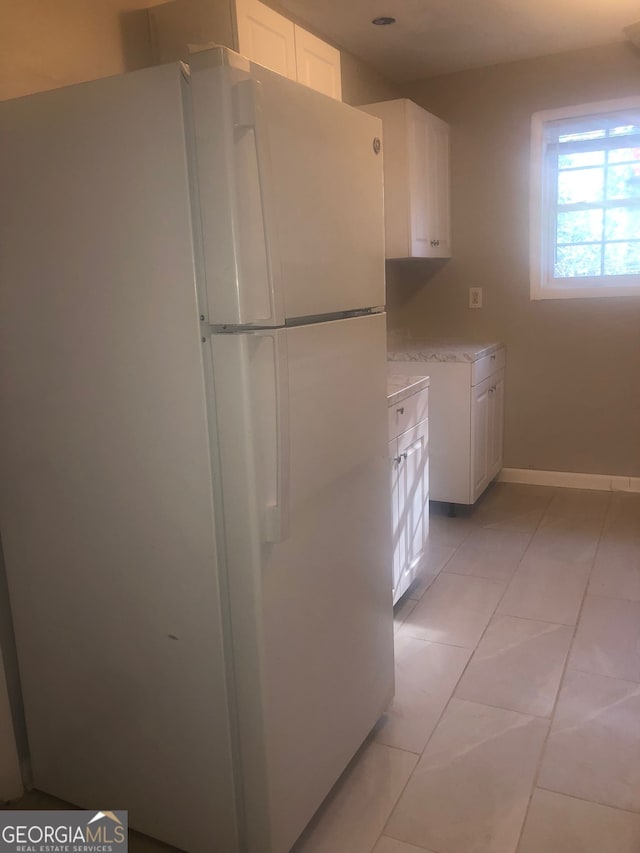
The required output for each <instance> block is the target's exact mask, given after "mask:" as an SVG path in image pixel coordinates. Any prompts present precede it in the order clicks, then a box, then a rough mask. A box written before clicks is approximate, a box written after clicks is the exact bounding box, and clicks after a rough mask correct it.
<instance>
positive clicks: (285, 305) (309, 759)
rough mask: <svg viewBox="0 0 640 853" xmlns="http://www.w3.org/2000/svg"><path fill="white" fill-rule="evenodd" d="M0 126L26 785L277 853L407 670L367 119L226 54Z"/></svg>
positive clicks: (41, 98)
mask: <svg viewBox="0 0 640 853" xmlns="http://www.w3.org/2000/svg"><path fill="white" fill-rule="evenodd" d="M0 135H1V139H2V152H3V153H2V157H1V158H0V196H1V197H2V205H0V316H1V318H2V326H1V331H0V392H1V395H2V399H1V410H0V465H1V468H0V530H1V533H2V541H3V546H4V551H5V557H6V563H7V573H8V580H9V586H10V598H11V605H12V609H13V615H14V620H15V631H16V642H17V648H18V656H19V665H20V675H21V679H22V687H23V693H24V703H25V709H26V717H27V727H28V733H29V743H30V748H31V761H32V771H33V781H34V786H35V787H36V788H38V789H41V790H43V791H46V792H49V793H51V794H54V795H56V796H58V797H60V798H62V799H65V800H68V801H70V802H72V803H75V804H78V805H80V806H84V807H87V808H101V809H103V808H109V809H116V808H117V809H128V810H129V816H130V824H131V825H132V826H133V827H135V828H136V829H139V830H141V831H142V832H145V833H148V834H149V835H152V836H154V837H157V838H159V839H162V840H164V841H166V842H168V843H170V844H172V845H175V846H176V847H179V848H181V849H184V850H188V851H194V853H214V851H215V853H236V851H251V853H285V851H287V850H289V849H290V848H291V846H292V845H293V844H294V842H295V840H296V838H297V837H298V835H299V834H300V832H301V831H302V830H303V829H304V827H305V825H306V824H307V822H308V821H309V819H310V818H311V817H312V815H313V813H314V811H315V810H316V809H317V808H318V806H319V805H320V803H321V802H322V800H323V798H324V797H325V796H326V794H327V793H328V791H329V790H330V788H331V786H332V785H333V784H334V782H335V781H336V779H337V778H338V777H339V775H340V773H341V772H342V771H343V769H344V768H345V766H346V765H347V763H348V762H349V760H350V759H351V757H352V756H353V755H354V753H355V752H356V751H357V749H358V748H359V746H360V744H361V743H362V742H363V740H364V739H365V738H366V736H367V734H368V732H369V731H370V730H371V728H372V727H373V726H374V724H375V722H376V720H377V719H378V717H379V716H380V714H381V713H382V712H383V711H384V710H385V707H386V706H387V705H388V703H389V701H390V699H391V696H392V692H393V638H392V634H393V632H392V604H391V565H392V560H391V545H390V538H391V537H390V513H389V484H388V470H387V460H386V447H387V436H386V401H385V395H386V351H385V315H384V313H383V311H382V309H381V307H380V306H383V304H384V298H385V295H384V250H383V212H382V162H381V160H382V158H381V155H380V153H379V148H380V145H379V139H378V137H379V136H380V123H379V122H378V120H377V119H375V118H373V117H371V116H369V115H366V114H364V113H360V112H359V111H357V110H355V109H352V108H350V107H348V106H346V105H344V104H341V103H339V102H336V101H334V100H332V99H330V98H327V97H325V96H323V95H321V94H319V93H316V92H313V91H311V90H310V89H307V88H305V87H303V86H301V85H299V84H297V83H294V82H291V81H288V80H286V79H284V78H282V77H280V76H278V75H275V74H273V73H271V72H269V71H266V70H265V69H263V68H261V67H260V66H257V65H254V64H252V63H249V62H248V61H247V60H245V59H243V58H241V57H239V56H238V55H237V54H234V53H232V52H230V51H228V50H225V49H222V48H215V49H212V50H209V51H205V52H202V53H200V54H197V55H195V56H194V57H193V62H192V64H191V68H190V71H189V70H188V69H186V67H185V66H182V65H180V64H172V65H165V66H160V67H156V68H150V69H145V70H142V71H137V72H134V73H131V74H127V75H123V76H119V77H113V78H109V79H103V80H98V81H95V82H91V83H86V84H83V85H79V86H73V87H70V88H66V89H59V90H56V91H53V92H49V93H43V94H39V95H34V96H31V97H27V98H22V99H17V100H15V101H9V102H5V103H3V104H0Z"/></svg>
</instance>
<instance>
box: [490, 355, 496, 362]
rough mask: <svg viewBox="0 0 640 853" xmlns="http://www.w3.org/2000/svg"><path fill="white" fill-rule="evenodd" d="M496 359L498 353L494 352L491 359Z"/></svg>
mask: <svg viewBox="0 0 640 853" xmlns="http://www.w3.org/2000/svg"><path fill="white" fill-rule="evenodd" d="M495 360H496V354H495V353H494V354H493V355H492V356H491V361H495Z"/></svg>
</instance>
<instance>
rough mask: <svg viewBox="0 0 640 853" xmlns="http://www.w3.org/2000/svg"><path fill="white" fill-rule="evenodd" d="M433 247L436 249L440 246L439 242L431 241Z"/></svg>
mask: <svg viewBox="0 0 640 853" xmlns="http://www.w3.org/2000/svg"><path fill="white" fill-rule="evenodd" d="M431 245H432V246H433V247H434V248H435V247H436V246H437V245H438V241H437V240H432V241H431Z"/></svg>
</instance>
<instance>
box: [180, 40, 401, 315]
mask: <svg viewBox="0 0 640 853" xmlns="http://www.w3.org/2000/svg"><path fill="white" fill-rule="evenodd" d="M191 70H192V90H193V99H194V122H195V136H196V148H197V169H198V175H199V187H200V189H199V192H200V206H201V212H202V227H203V237H204V254H205V265H206V280H207V295H208V303H209V304H208V318H209V322H211V323H216V324H220V323H223V324H231V325H237V324H242V325H245V324H246V325H261V326H265V325H269V326H275V325H280V324H281V323H282V321H283V319H286V318H294V317H309V316H315V315H323V314H332V313H337V312H343V311H351V310H354V309H359V308H367V307H374V306H378V305H384V302H385V292H384V226H383V199H382V155H381V153H380V149H379V137H380V136H381V124H380V122H379V120H378V119H376V118H374V117H373V116H369V115H367V114H365V113H362V112H360V111H359V110H356V109H354V108H352V107H349V106H347V105H346V104H342V103H340V102H339V101H336V100H334V99H333V98H329V97H327V96H325V95H322V94H320V93H319V92H314V91H312V90H311V89H309V88H308V87H306V86H302V85H300V84H298V83H295V82H293V81H291V80H287V79H285V78H284V77H281V76H280V75H278V74H275V73H273V72H271V71H268V70H267V69H265V68H262V67H261V66H259V65H256V64H254V63H249V62H248V61H247V60H244V59H242V58H241V57H239V56H238V55H237V54H234V53H232V52H231V51H228V50H225V49H223V48H216V49H215V50H210V51H205V52H202V53H199V54H196V55H195V56H194V57H193V59H192V63H191ZM376 140H377V141H376Z"/></svg>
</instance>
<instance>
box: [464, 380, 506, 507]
mask: <svg viewBox="0 0 640 853" xmlns="http://www.w3.org/2000/svg"><path fill="white" fill-rule="evenodd" d="M471 390H472V399H471V435H472V436H473V445H474V446H473V453H472V459H473V495H474V499H476V498H478V497H479V496H480V495H481V494H482V492H484V490H485V489H486V487H487V486H488V485H489V483H490V482H491V481H492V480H493V478H494V477H495V476H496V474H498V473H499V472H500V469H501V468H502V438H503V423H504V371H503V370H501V371H500V372H499V373H496V374H494V375H493V376H489V378H488V379H485V380H484V382H482V383H480V385H476V387H475V388H472V389H471Z"/></svg>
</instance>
